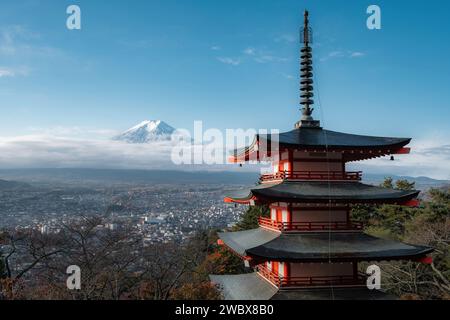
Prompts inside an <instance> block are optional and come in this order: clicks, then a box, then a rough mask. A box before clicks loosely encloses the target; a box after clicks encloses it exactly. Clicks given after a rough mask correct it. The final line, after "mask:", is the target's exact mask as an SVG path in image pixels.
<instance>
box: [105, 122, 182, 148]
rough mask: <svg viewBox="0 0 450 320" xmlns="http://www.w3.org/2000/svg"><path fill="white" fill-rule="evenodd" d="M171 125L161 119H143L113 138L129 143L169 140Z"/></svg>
mask: <svg viewBox="0 0 450 320" xmlns="http://www.w3.org/2000/svg"><path fill="white" fill-rule="evenodd" d="M174 131H175V129H174V128H173V127H171V126H170V125H168V124H167V123H165V122H164V121H161V120H145V121H142V122H141V123H139V124H137V125H135V126H134V127H132V128H130V129H128V130H127V131H125V132H124V133H122V134H120V135H118V136H117V137H115V138H114V140H119V141H126V142H129V143H147V142H151V141H166V140H170V139H171V136H172V133H173V132H174Z"/></svg>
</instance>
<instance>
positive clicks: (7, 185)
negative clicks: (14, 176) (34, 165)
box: [0, 180, 31, 190]
mask: <svg viewBox="0 0 450 320" xmlns="http://www.w3.org/2000/svg"><path fill="white" fill-rule="evenodd" d="M30 187H31V186H30V185H29V184H27V183H24V182H17V181H6V180H0V190H17V189H23V188H30Z"/></svg>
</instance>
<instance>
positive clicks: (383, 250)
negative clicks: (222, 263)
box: [210, 11, 433, 300]
mask: <svg viewBox="0 0 450 320" xmlns="http://www.w3.org/2000/svg"><path fill="white" fill-rule="evenodd" d="M302 40H303V44H304V45H303V47H302V48H301V69H300V70H301V81H300V84H301V102H300V103H301V105H302V106H303V108H302V117H301V119H300V121H298V122H297V123H296V124H295V129H294V130H292V131H290V132H286V133H280V134H265V135H262V134H259V135H257V136H256V138H255V140H254V142H253V143H252V144H251V145H250V146H248V147H246V148H244V149H239V150H235V151H234V154H233V156H232V157H231V161H232V162H235V163H242V162H246V161H249V160H250V159H257V160H261V161H262V160H264V161H267V160H269V161H271V163H272V168H273V172H272V173H270V174H264V175H262V176H261V178H260V182H259V184H258V185H256V186H255V187H252V188H249V189H245V190H240V191H238V192H236V193H234V194H230V195H228V196H227V197H226V198H225V201H226V202H230V203H239V204H249V205H267V206H268V207H269V208H270V217H268V218H265V217H260V218H259V228H257V229H254V230H248V231H239V232H224V233H219V238H220V240H219V244H221V245H225V246H226V247H227V248H228V249H230V250H231V251H232V252H234V253H235V254H237V255H239V256H240V257H242V259H243V260H244V261H245V264H246V266H248V267H251V268H252V269H253V271H254V272H253V273H246V274H241V275H221V276H218V275H211V276H210V278H211V280H212V282H213V283H215V284H217V285H218V286H219V287H220V289H221V291H222V293H223V295H224V297H225V299H230V300H232V299H243V300H251V299H255V300H265V299H389V298H393V297H392V296H388V295H387V294H385V293H383V292H381V291H377V290H369V289H367V286H366V278H365V277H366V275H365V274H362V273H359V271H358V270H359V269H358V263H360V262H377V261H390V260H412V261H426V260H427V256H426V255H427V254H429V253H431V252H432V251H433V249H432V248H429V247H424V246H416V245H410V244H405V243H401V242H395V241H390V240H384V239H379V238H376V237H373V236H370V235H367V234H365V233H364V232H363V231H362V230H363V226H362V225H361V224H360V223H357V222H354V221H352V219H351V216H350V211H351V207H352V205H354V204H373V205H377V204H396V205H405V206H415V205H417V204H418V201H417V200H416V198H417V196H418V194H419V191H415V190H414V191H401V190H393V189H386V188H381V187H376V186H372V185H367V184H363V183H361V176H362V173H361V172H349V171H347V170H346V164H347V163H348V162H352V161H359V160H365V159H372V158H377V157H382V156H388V155H389V156H390V155H394V154H408V153H409V151H410V149H409V148H406V147H405V146H406V145H408V144H409V142H410V141H411V139H409V138H388V137H373V136H361V135H353V134H346V133H340V132H334V131H329V130H325V129H323V128H322V127H321V126H320V122H319V121H317V120H314V119H313V117H312V113H313V110H314V109H313V108H312V107H311V106H312V105H313V104H314V101H313V73H312V71H313V67H312V48H311V46H310V44H311V40H312V32H311V29H310V28H309V21H308V12H307V11H305V25H304V28H303V30H302ZM273 141H276V142H277V145H278V148H275V149H273V148H272V149H271V148H270V147H268V146H270V145H272V142H273ZM263 145H265V146H266V148H262V147H261V146H263ZM264 149H267V150H264Z"/></svg>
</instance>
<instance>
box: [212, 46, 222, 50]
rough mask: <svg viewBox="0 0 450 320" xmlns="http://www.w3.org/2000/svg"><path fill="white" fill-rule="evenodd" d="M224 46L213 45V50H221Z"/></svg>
mask: <svg viewBox="0 0 450 320" xmlns="http://www.w3.org/2000/svg"><path fill="white" fill-rule="evenodd" d="M221 49H222V48H221V47H220V46H212V47H211V50H213V51H219V50H221Z"/></svg>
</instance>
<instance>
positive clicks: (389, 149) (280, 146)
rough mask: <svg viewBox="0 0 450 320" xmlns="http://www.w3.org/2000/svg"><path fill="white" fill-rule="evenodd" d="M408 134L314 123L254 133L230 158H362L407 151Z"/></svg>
mask: <svg viewBox="0 0 450 320" xmlns="http://www.w3.org/2000/svg"><path fill="white" fill-rule="evenodd" d="M410 141H411V139H410V138H390V137H373V136H362V135H355V134H348V133H341V132H335V131H330V130H325V129H322V128H315V127H302V128H298V129H294V130H292V131H289V132H285V133H280V134H257V135H256V138H255V140H254V141H253V143H252V144H251V145H250V146H248V147H246V148H241V149H236V150H235V151H233V155H232V156H231V157H230V162H245V161H249V160H254V161H268V160H273V158H274V157H275V156H278V155H280V154H283V153H284V152H290V153H294V152H295V154H293V155H291V156H294V157H295V156H296V154H297V153H299V156H300V155H301V154H300V152H304V153H311V152H314V153H322V152H329V153H335V154H341V155H342V158H341V159H342V162H344V163H345V162H350V161H357V160H365V159H371V158H377V157H382V156H386V155H392V154H405V153H409V149H408V148H404V146H406V145H407V144H409V143H410Z"/></svg>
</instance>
